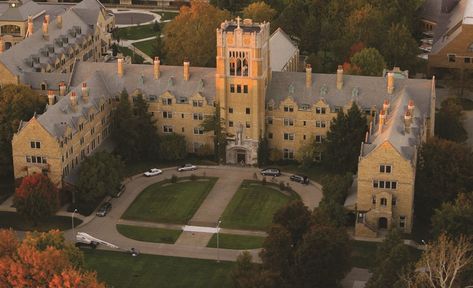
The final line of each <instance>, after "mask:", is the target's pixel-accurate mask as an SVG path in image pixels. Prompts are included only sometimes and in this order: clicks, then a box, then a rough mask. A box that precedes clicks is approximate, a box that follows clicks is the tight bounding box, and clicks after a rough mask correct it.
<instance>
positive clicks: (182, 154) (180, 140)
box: [159, 133, 187, 161]
mask: <svg viewBox="0 0 473 288" xmlns="http://www.w3.org/2000/svg"><path fill="white" fill-rule="evenodd" d="M159 155H160V159H162V160H166V161H176V160H182V159H184V158H186V156H187V144H186V137H184V135H180V134H177V133H170V134H166V135H163V136H161V137H160V143H159Z"/></svg>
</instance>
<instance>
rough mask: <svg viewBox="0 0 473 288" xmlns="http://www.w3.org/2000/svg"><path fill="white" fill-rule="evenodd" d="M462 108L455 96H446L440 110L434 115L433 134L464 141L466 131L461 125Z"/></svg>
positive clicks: (466, 135) (466, 137)
mask: <svg viewBox="0 0 473 288" xmlns="http://www.w3.org/2000/svg"><path fill="white" fill-rule="evenodd" d="M464 118H465V116H464V114H463V108H462V106H461V105H460V104H458V101H457V100H456V99H455V98H448V99H446V100H445V101H443V102H442V105H441V106H440V110H439V112H438V113H437V115H436V116H435V134H436V135H437V136H438V137H439V138H442V139H446V140H450V141H455V142H465V141H466V140H467V139H468V133H467V132H466V130H465V128H464V127H463V120H464Z"/></svg>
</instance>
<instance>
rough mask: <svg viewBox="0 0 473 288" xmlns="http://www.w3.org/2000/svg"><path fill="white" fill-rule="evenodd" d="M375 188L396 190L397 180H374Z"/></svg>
mask: <svg viewBox="0 0 473 288" xmlns="http://www.w3.org/2000/svg"><path fill="white" fill-rule="evenodd" d="M373 188H380V189H391V190H396V189H397V181H384V180H373Z"/></svg>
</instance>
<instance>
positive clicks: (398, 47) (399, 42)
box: [380, 23, 419, 69]
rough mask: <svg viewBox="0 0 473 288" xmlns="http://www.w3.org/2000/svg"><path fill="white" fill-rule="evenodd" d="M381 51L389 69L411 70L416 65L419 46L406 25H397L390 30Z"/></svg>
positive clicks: (393, 25)
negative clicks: (394, 67) (395, 67)
mask: <svg viewBox="0 0 473 288" xmlns="http://www.w3.org/2000/svg"><path fill="white" fill-rule="evenodd" d="M380 51H383V56H384V59H385V60H386V63H387V64H388V66H389V67H392V66H399V67H401V69H409V68H410V67H412V66H413V63H416V60H417V58H416V57H417V55H418V54H419V53H418V52H419V45H418V44H417V41H416V40H415V39H414V37H413V36H412V33H411V32H410V31H409V29H408V28H407V27H406V26H405V25H403V24H400V23H396V24H392V25H391V27H390V28H389V30H388V32H387V36H386V40H385V41H384V43H383V46H382V49H380Z"/></svg>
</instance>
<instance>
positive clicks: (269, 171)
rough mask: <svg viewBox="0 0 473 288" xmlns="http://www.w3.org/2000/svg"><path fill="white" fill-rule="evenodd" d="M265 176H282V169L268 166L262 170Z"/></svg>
mask: <svg viewBox="0 0 473 288" xmlns="http://www.w3.org/2000/svg"><path fill="white" fill-rule="evenodd" d="M261 175H263V176H281V170H279V169H278V168H266V169H263V170H261Z"/></svg>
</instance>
